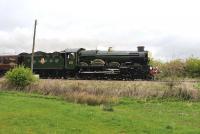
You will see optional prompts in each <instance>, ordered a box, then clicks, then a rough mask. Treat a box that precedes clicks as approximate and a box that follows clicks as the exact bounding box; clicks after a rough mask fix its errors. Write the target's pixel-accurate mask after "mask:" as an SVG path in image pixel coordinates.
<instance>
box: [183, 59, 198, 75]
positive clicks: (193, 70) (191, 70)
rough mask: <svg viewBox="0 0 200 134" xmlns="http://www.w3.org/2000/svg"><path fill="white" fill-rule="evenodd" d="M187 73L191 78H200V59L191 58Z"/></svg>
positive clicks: (188, 62)
mask: <svg viewBox="0 0 200 134" xmlns="http://www.w3.org/2000/svg"><path fill="white" fill-rule="evenodd" d="M186 72H187V75H188V76H190V77H200V59H198V58H189V59H187V60H186Z"/></svg>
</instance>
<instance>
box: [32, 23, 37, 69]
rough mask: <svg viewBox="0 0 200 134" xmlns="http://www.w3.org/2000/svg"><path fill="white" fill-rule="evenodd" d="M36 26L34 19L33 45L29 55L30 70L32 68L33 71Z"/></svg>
mask: <svg viewBox="0 0 200 134" xmlns="http://www.w3.org/2000/svg"><path fill="white" fill-rule="evenodd" d="M36 26H37V20H35V25H34V34H33V47H32V56H31V70H32V72H33V63H34V50H35V36H36Z"/></svg>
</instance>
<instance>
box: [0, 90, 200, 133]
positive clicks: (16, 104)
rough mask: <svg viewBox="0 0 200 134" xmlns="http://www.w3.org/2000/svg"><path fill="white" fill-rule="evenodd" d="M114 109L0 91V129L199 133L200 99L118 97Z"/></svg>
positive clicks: (33, 131)
mask: <svg viewBox="0 0 200 134" xmlns="http://www.w3.org/2000/svg"><path fill="white" fill-rule="evenodd" d="M113 109H114V111H112V112H109V111H103V110H102V108H101V106H88V105H84V104H76V103H68V102H66V101H63V100H62V99H60V98H58V97H50V96H41V95H35V94H28V93H22V92H11V91H10V92H5V91H0V133H2V134H13V133H15V134H23V133H24V134H27V133H29V134H33V133H37V134H38V133H39V134H40V133H41V134H43V133H44V134H46V133H52V134H60V133H69V134H71V133H72V134H74V133H77V134H80V133H83V134H90V133H91V134H94V133H97V134H127V133H130V134H132V133H137V134H140V133H141V134H171V133H174V134H198V133H200V110H199V109H200V103H199V102H188V101H173V100H170V101H169V100H168V101H167V100H164V101H161V100H155V99H152V100H149V101H145V100H133V99H130V98H129V99H128V98H123V99H120V101H119V103H118V104H117V105H115V106H113Z"/></svg>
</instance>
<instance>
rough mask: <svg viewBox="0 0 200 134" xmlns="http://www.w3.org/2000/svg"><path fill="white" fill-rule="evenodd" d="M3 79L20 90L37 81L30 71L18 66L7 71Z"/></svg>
mask: <svg viewBox="0 0 200 134" xmlns="http://www.w3.org/2000/svg"><path fill="white" fill-rule="evenodd" d="M5 78H6V79H7V80H8V82H9V83H11V84H12V85H13V86H16V89H20V90H21V89H23V88H24V87H25V86H27V85H29V84H31V83H33V82H35V81H36V80H37V78H36V77H35V76H34V75H33V73H32V71H31V69H29V68H25V67H24V66H18V67H15V68H13V69H12V70H10V71H8V72H7V73H6V75H5Z"/></svg>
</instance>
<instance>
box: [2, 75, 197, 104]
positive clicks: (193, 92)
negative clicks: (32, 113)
mask: <svg viewBox="0 0 200 134" xmlns="http://www.w3.org/2000/svg"><path fill="white" fill-rule="evenodd" d="M193 85H194V83H188V82H175V81H169V82H151V81H95V80H91V81H87V80H50V79H49V80H40V81H39V82H37V83H35V84H31V85H30V86H27V87H26V88H25V91H26V92H35V93H40V94H43V95H54V96H61V97H63V98H64V99H65V100H67V101H71V102H76V103H83V104H88V105H99V104H109V103H116V102H117V101H118V98H120V97H134V98H138V99H147V98H161V99H163V98H178V99H182V100H194V101H199V100H200V91H199V90H197V89H196V88H195V87H194V86H193ZM0 88H1V89H11V87H9V86H6V84H5V83H4V82H2V80H1V81H0Z"/></svg>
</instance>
